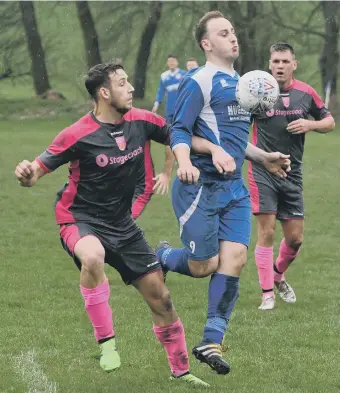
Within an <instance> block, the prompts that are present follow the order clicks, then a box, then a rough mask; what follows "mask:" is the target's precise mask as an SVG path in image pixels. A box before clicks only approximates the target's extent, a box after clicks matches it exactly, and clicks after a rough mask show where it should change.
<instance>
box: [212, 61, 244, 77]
mask: <svg viewBox="0 0 340 393" xmlns="http://www.w3.org/2000/svg"><path fill="white" fill-rule="evenodd" d="M205 65H206V67H209V68H211V69H213V70H215V71H216V72H217V71H219V72H223V73H224V74H228V75H230V76H231V77H232V78H233V77H234V76H235V75H236V71H235V70H234V68H228V67H223V66H220V65H216V64H214V63H211V62H210V61H207V62H206V63H205Z"/></svg>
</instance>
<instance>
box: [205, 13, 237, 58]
mask: <svg viewBox="0 0 340 393" xmlns="http://www.w3.org/2000/svg"><path fill="white" fill-rule="evenodd" d="M201 45H202V46H203V49H204V50H205V52H208V53H211V54H212V55H214V56H215V57H217V58H220V59H221V60H229V61H234V60H236V59H237V58H238V55H239V48H238V43H237V38H236V34H235V29H234V28H233V25H232V24H231V23H230V22H229V21H228V20H227V19H225V18H216V19H211V20H209V21H208V23H207V34H206V37H205V38H203V40H202V41H201Z"/></svg>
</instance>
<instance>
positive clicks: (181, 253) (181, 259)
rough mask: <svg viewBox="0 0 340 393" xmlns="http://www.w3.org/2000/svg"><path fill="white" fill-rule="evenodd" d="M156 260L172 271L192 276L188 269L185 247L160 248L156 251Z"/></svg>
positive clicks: (187, 256)
mask: <svg viewBox="0 0 340 393" xmlns="http://www.w3.org/2000/svg"><path fill="white" fill-rule="evenodd" d="M157 257H158V260H159V261H160V262H161V264H162V265H163V266H165V267H166V268H167V269H168V270H170V271H172V272H176V273H179V274H184V275H185V276H190V277H192V274H191V271H190V269H189V264H188V262H189V254H188V253H187V251H186V250H185V248H161V249H160V250H158V251H157Z"/></svg>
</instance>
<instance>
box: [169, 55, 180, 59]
mask: <svg viewBox="0 0 340 393" xmlns="http://www.w3.org/2000/svg"><path fill="white" fill-rule="evenodd" d="M168 59H176V60H178V58H177V56H175V55H168Z"/></svg>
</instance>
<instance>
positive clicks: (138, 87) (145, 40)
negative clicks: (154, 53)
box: [134, 1, 163, 98]
mask: <svg viewBox="0 0 340 393" xmlns="http://www.w3.org/2000/svg"><path fill="white" fill-rule="evenodd" d="M162 6H163V3H162V2H161V1H155V2H151V3H150V13H149V19H148V22H147V24H146V26H145V29H144V31H143V34H142V37H141V40H140V44H139V51H138V55H137V60H136V65H135V73H134V88H135V93H134V96H135V97H136V98H144V94H145V85H146V72H147V66H148V60H149V57H150V52H151V46H152V40H153V39H154V37H155V35H156V31H157V28H158V24H159V21H160V19H161V14H162Z"/></svg>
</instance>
